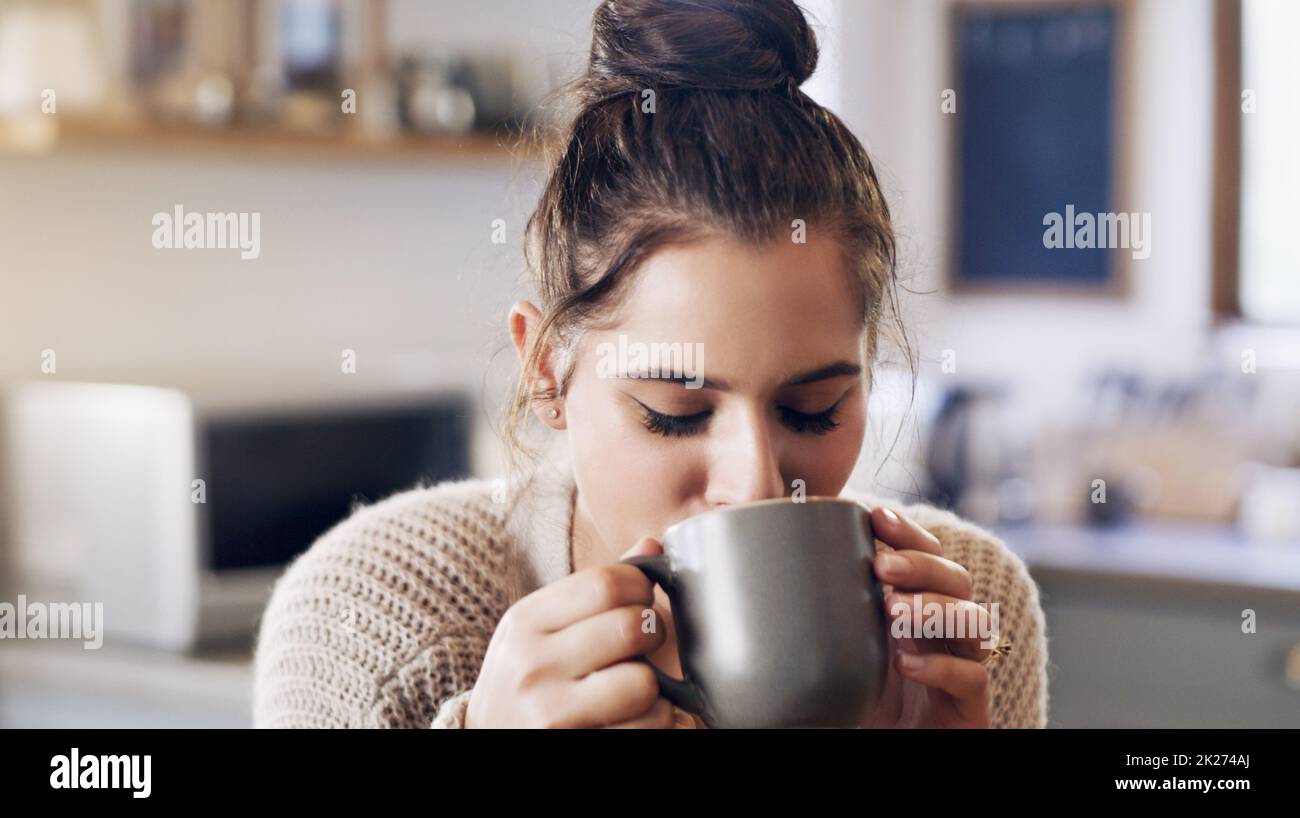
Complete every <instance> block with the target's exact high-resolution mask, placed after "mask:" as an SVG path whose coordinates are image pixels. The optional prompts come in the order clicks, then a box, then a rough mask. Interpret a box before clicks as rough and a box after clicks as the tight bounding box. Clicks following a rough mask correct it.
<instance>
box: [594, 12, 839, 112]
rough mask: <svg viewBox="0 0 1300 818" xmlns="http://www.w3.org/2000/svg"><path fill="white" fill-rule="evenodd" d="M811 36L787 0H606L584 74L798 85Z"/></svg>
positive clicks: (636, 83) (616, 79)
mask: <svg viewBox="0 0 1300 818" xmlns="http://www.w3.org/2000/svg"><path fill="white" fill-rule="evenodd" d="M816 67H817V38H816V36H814V34H813V31H812V28H811V27H810V26H809V25H808V22H807V20H805V19H804V15H803V11H802V10H801V9H800V8H799V7H798V6H797V5H795V4H794V2H793V1H792V0H604V2H603V3H601V4H600V7H599V8H597V9H596V12H595V15H594V16H593V18H592V37H591V59H590V61H589V63H588V67H587V75H588V78H589V79H591V80H594V81H596V82H599V83H602V84H603V83H611V84H614V85H615V86H622V87H655V86H661V85H676V86H680V87H684V88H708V89H723V90H737V91H756V90H764V89H775V88H780V87H783V86H790V87H797V86H799V85H802V84H803V82H804V80H806V79H808V77H809V76H811V75H812V72H813V70H814V69H815V68H816Z"/></svg>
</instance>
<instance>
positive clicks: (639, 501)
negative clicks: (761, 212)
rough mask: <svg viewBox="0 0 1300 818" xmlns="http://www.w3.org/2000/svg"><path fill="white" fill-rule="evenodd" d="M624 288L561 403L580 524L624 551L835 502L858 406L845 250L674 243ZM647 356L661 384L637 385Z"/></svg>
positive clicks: (860, 427)
mask: <svg viewBox="0 0 1300 818" xmlns="http://www.w3.org/2000/svg"><path fill="white" fill-rule="evenodd" d="M632 283H633V286H632V288H631V289H629V291H628V292H627V293H625V298H624V300H623V302H622V306H621V307H620V309H619V311H618V315H617V318H616V322H614V323H612V324H611V325H610V326H608V327H605V328H602V329H599V330H593V331H589V332H587V333H586V334H585V335H584V336H583V338H582V341H581V343H580V345H579V347H578V349H577V358H576V366H575V368H574V372H573V376H572V378H571V380H570V385H569V388H568V390H567V393H566V394H565V397H564V403H563V424H564V426H565V428H566V429H567V434H568V438H569V443H570V446H571V447H572V455H573V465H574V471H575V476H576V479H577V486H578V503H579V506H578V509H577V512H578V513H579V514H582V515H583V516H584V517H585V520H584V522H585V523H586V525H585V526H584V527H586V528H588V529H590V528H594V530H595V531H596V532H597V533H598V535H599V537H600V539H601V540H602V541H603V543H602V544H603V545H604V547H605V548H606V549H609V550H610V551H612V552H614V553H619V552H622V551H625V550H626V549H628V548H630V547H631V546H632V545H634V544H635V543H636V542H637V540H639V539H640V538H642V537H645V536H651V537H660V536H662V534H663V532H664V530H665V529H666V528H667V527H668V526H670V525H672V524H673V523H675V522H677V521H679V520H681V519H684V518H686V517H689V516H691V515H693V514H697V513H699V512H702V511H707V510H709V509H712V508H716V507H718V506H723V505H728V504H733V503H744V502H748V501H752V500H762V499H767V498H771V497H782V496H787V495H790V494H791V493H792V492H793V491H794V489H795V487H796V486H799V485H801V486H802V488H803V491H804V493H806V494H807V495H808V496H813V495H837V494H839V492H840V490H841V489H842V488H843V486H844V484H845V482H846V481H847V480H848V478H849V474H850V472H851V471H852V470H853V466H854V464H855V463H856V461H857V458H858V452H859V450H860V448H861V446H862V440H863V433H864V429H865V426H866V395H865V394H864V392H865V389H864V383H865V380H864V376H863V366H864V362H863V360H862V351H861V333H862V325H861V317H860V315H859V314H858V312H857V310H856V308H855V303H856V298H855V295H854V289H853V282H852V280H851V278H850V276H849V274H848V273H847V272H846V271H845V269H844V266H843V261H842V259H841V258H840V248H839V246H838V244H836V243H835V242H834V241H832V240H830V239H827V238H810V239H809V240H808V242H807V243H806V244H796V243H793V242H791V241H788V240H778V241H774V242H772V243H769V244H767V245H764V246H753V247H751V246H747V245H744V244H740V243H737V242H735V241H732V240H729V239H723V238H714V239H709V240H702V241H698V242H695V243H691V244H687V245H676V246H669V247H666V248H664V249H662V250H660V251H659V252H657V253H655V254H654V255H653V256H652V257H651V258H650V259H649V260H648V261H647V262H646V263H645V264H644V265H643V266H642V268H641V270H640V271H639V273H638V275H637V276H636V279H635V281H634V282H632ZM620 336H622V338H621V339H620ZM653 345H659V346H658V347H657V351H658V353H660V354H659V355H658V357H657V358H656V357H654V356H655V354H656V348H655V347H654V346H653ZM670 345H676V351H677V352H678V353H679V354H678V355H677V357H676V358H673V357H670V356H668V355H664V354H662V353H663V352H665V351H672V350H673V347H672V346H670ZM655 360H658V361H659V364H660V368H661V371H660V372H659V375H660V377H658V378H654V377H631V376H633V375H642V376H644V375H650V374H653V372H647V369H648V368H649V365H650V363H651V362H652V361H655ZM676 365H680V367H678V366H676ZM665 370H667V371H665ZM671 376H678V377H676V378H675V379H674V378H673V377H671ZM701 379H702V382H701ZM697 384H699V388H692V387H693V386H695V385H697ZM795 481H802V484H798V483H796V482H795Z"/></svg>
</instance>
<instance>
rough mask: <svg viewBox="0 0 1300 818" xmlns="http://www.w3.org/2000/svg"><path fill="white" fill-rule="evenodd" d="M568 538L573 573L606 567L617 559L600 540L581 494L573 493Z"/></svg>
mask: <svg viewBox="0 0 1300 818" xmlns="http://www.w3.org/2000/svg"><path fill="white" fill-rule="evenodd" d="M569 536H570V540H569V543H570V544H569V554H570V559H571V560H572V563H573V571H574V573H577V572H578V571H582V570H584V569H586V568H591V567H593V566H597V565H607V564H609V563H611V562H614V561H616V560H617V559H618V554H617V553H615V552H613V551H611V550H610V549H609V548H608V547H607V546H606V545H605V543H604V541H603V540H601V538H600V534H599V533H598V532H597V531H596V526H595V524H594V523H592V521H591V515H589V514H588V513H587V509H586V507H585V504H584V503H583V501H582V493H581V492H578V491H575V492H574V499H573V525H572V527H571V528H570V535H569ZM629 547H630V546H629Z"/></svg>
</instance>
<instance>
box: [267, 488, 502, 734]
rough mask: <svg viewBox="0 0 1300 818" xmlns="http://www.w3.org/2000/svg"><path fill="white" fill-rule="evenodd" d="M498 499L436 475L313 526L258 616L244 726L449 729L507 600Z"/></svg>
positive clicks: (488, 491) (461, 713)
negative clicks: (314, 532) (320, 527)
mask: <svg viewBox="0 0 1300 818" xmlns="http://www.w3.org/2000/svg"><path fill="white" fill-rule="evenodd" d="M500 506H501V504H498V503H494V502H493V500H492V492H491V486H490V484H489V483H486V482H483V481H462V482H459V483H446V484H442V485H440V486H435V487H431V488H419V489H413V490H410V491H407V492H403V493H400V494H397V495H394V496H392V497H390V498H388V499H386V500H383V501H382V502H379V503H376V504H374V505H371V506H369V507H363V508H360V509H358V510H356V511H354V513H353V514H352V515H351V516H350V517H348V518H347V519H346V520H344V521H343V522H341V523H339V524H338V525H336V526H335V527H334V528H333V529H331V530H330V531H328V532H327V533H325V534H323V535H322V536H321V537H320V538H319V539H318V540H317V541H316V542H315V543H314V544H313V545H312V547H311V548H309V549H308V550H307V551H306V552H305V553H303V554H302V555H301V556H299V557H298V558H297V559H296V560H294V562H293V563H292V564H291V565H290V566H289V568H288V569H287V570H286V571H285V573H284V574H283V575H282V576H281V578H280V579H279V580H278V581H277V583H276V585H275V587H274V589H273V591H272V594H271V599H270V601H269V603H268V604H267V607H266V610H265V612H264V613H263V616H262V621H261V623H260V626H259V632H258V639H257V648H256V652H255V657H254V696H253V700H254V701H253V723H254V726H256V727H408V728H410V727H414V728H427V727H431V726H461V725H463V717H464V707H463V705H464V704H465V703H467V701H468V697H469V692H470V690H471V689H472V687H473V685H474V681H475V679H476V678H477V676H478V671H479V668H480V666H481V664H482V661H483V656H484V654H485V653H486V651H487V645H488V642H489V640H490V639H491V636H492V633H493V630H494V629H495V625H496V623H497V622H498V621H499V620H500V618H501V616H502V615H503V614H504V612H505V608H506V607H507V604H506V588H505V587H504V586H503V584H502V582H501V580H500V578H501V577H502V576H503V575H504V574H505V570H504V568H505V565H504V560H505V554H506V548H505V543H504V535H503V533H502V527H501V513H502V511H501V507H500ZM449 703H450V705H451V706H450V707H444V705H448V704H449ZM457 705H459V710H458V709H457ZM457 716H459V719H458V718H457ZM435 719H436V720H437V721H438V724H436V725H435Z"/></svg>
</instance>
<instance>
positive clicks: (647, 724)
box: [607, 696, 680, 730]
mask: <svg viewBox="0 0 1300 818" xmlns="http://www.w3.org/2000/svg"><path fill="white" fill-rule="evenodd" d="M607 726H608V727H610V728H612V729H616V730H671V729H673V728H674V727H678V726H680V725H679V724H678V722H677V708H676V707H673V703H672V702H670V701H668V700H667V699H665V698H664V697H662V696H660V697H659V698H658V699H657V700H655V703H654V705H653V706H651V708H650V709H649V710H647V711H646V712H644V713H642V714H641V715H639V716H636V717H634V718H631V719H628V720H627V721H620V722H618V723H617V724H610V725H607Z"/></svg>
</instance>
